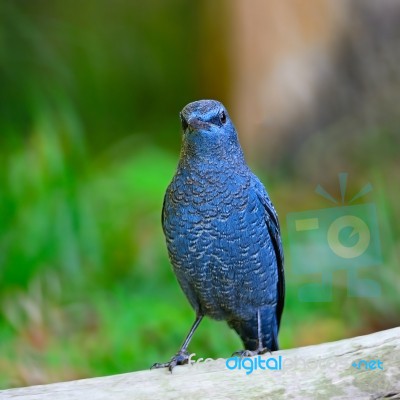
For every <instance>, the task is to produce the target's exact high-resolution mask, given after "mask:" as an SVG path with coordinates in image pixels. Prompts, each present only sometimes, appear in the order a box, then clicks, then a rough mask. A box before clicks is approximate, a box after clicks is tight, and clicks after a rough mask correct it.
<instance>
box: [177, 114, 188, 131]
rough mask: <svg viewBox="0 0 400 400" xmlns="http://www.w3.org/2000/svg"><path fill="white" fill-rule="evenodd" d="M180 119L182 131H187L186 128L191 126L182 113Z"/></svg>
mask: <svg viewBox="0 0 400 400" xmlns="http://www.w3.org/2000/svg"><path fill="white" fill-rule="evenodd" d="M179 116H180V118H181V124H182V129H183V130H184V131H186V128H187V127H188V126H189V125H188V123H187V121H186V119H185V117H184V116H183V115H182V113H180V114H179Z"/></svg>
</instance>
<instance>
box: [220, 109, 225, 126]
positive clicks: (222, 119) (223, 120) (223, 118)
mask: <svg viewBox="0 0 400 400" xmlns="http://www.w3.org/2000/svg"><path fill="white" fill-rule="evenodd" d="M219 120H220V121H221V123H223V124H225V122H226V114H225V111H221V113H220V114H219Z"/></svg>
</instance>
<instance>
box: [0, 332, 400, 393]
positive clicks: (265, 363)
mask: <svg viewBox="0 0 400 400" xmlns="http://www.w3.org/2000/svg"><path fill="white" fill-rule="evenodd" d="M195 359H196V357H193V360H195ZM20 398H21V399H26V400H34V399H35V400H39V399H40V400H47V399H48V400H50V399H51V400H62V399H68V400H70V399H84V400H103V399H104V400H106V399H107V400H109V399H113V400H123V399H124V400H125V399H151V400H156V399H288V398H290V399H383V398H385V399H388V398H390V399H395V398H396V399H400V328H394V329H389V330H386V331H382V332H377V333H373V334H370V335H366V336H360V337H355V338H351V339H345V340H340V341H338V342H331V343H323V344H319V345H314V346H307V347H301V348H296V349H290V350H281V351H277V352H274V353H273V354H265V355H263V356H259V357H252V358H243V359H233V358H231V359H227V360H225V359H218V360H214V361H207V362H204V361H198V362H195V363H193V364H191V365H185V366H179V367H176V368H175V369H174V370H173V373H170V372H168V370H167V369H158V370H152V371H150V370H147V371H139V372H132V373H128V374H122V375H114V376H107V377H102V378H92V379H83V380H78V381H72V382H63V383H54V384H49V385H40V386H31V387H25V388H19V389H9V390H4V391H0V399H2V400H6V399H14V400H15V399H20Z"/></svg>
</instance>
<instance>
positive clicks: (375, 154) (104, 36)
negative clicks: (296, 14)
mask: <svg viewBox="0 0 400 400" xmlns="http://www.w3.org/2000/svg"><path fill="white" fill-rule="evenodd" d="M239 2H240V0H235V1H234V2H232V3H231V4H232V5H233V4H236V6H235V8H234V9H233V10H232V9H231V4H230V3H229V2H226V1H218V2H211V1H200V2H189V1H183V0H169V1H156V0H151V1H146V2H139V1H132V2H128V1H122V0H117V1H113V2H111V1H105V0H101V1H83V2H78V1H75V0H71V1H68V2H65V1H60V0H58V1H49V0H35V1H22V0H20V1H9V2H2V3H1V4H0V166H1V168H0V388H8V387H15V386H24V385H31V384H38V383H47V382H53V381H61V380H69V379H78V378H84V377H92V376H100V375H109V374H115V373H122V372H128V371H134V370H140V369H146V368H148V367H149V366H150V365H151V364H152V363H154V362H156V361H166V360H168V359H169V358H170V357H171V356H172V355H173V354H174V353H175V352H176V351H177V349H178V347H179V345H180V344H181V342H182V340H183V338H184V336H185V334H186V333H187V331H188V329H189V327H190V325H191V323H192V322H193V317H194V315H193V311H192V310H191V308H190V306H189V304H188V302H187V301H186V299H185V297H184V295H183V294H182V293H181V290H180V288H179V286H178V284H177V282H176V280H175V277H174V275H173V273H172V270H171V268H170V264H169V261H168V256H167V252H166V248H165V244H164V238H163V234H162V230H161V223H160V213H161V207H162V201H163V195H164V192H165V189H166V187H167V185H168V183H169V181H170V180H171V178H172V176H173V174H174V171H175V168H176V164H177V159H178V155H179V147H180V124H179V119H178V112H179V111H180V109H181V108H182V107H183V106H184V105H185V104H186V103H187V102H189V101H193V100H195V99H198V98H210V97H216V98H218V99H220V100H222V101H223V102H224V103H225V104H226V105H227V106H228V108H229V109H231V108H230V106H232V111H231V116H232V117H233V119H234V120H238V122H239V126H240V125H241V122H240V121H242V122H243V121H246V118H245V116H243V115H241V109H242V107H245V104H244V100H243V103H241V101H242V100H241V95H240V90H238V89H237V88H238V82H239V76H240V74H238V71H237V70H236V67H237V66H238V65H239V64H240V63H239V62H237V63H236V61H237V60H240V58H241V57H243V55H242V54H241V53H237V51H239V50H238V49H240V48H241V47H240V46H238V47H236V42H235V41H237V40H238V38H240V37H241V36H240V35H241V33H240V26H242V25H240V24H238V25H236V24H235V19H237V18H240V15H242V14H240V15H239V14H238V10H239V9H240V7H238V3H239ZM316 2H317V0H314V3H316ZM242 3H243V2H242ZM256 3H257V2H256ZM354 4H358V2H357V1H354ZM368 12H370V13H371V15H375V14H374V12H375V11H374V10H370V9H369V11H368ZM389 14H390V15H391V18H392V19H393V12H390V13H389ZM279 15H280V18H282V22H281V23H282V26H284V25H285V21H284V15H282V14H279ZM368 15H369V14H368ZM396 15H397V14H396ZM368 21H369V20H368ZM398 21H399V20H398V19H397V20H395V21H394V22H393V23H392V25H390V26H393V27H396V26H397V25H398V26H400V24H397V22H398ZM304 23H305V24H307V23H308V22H304ZM368 23H369V24H370V26H369V27H368V29H369V30H371V32H372V33H371V35H372V34H373V35H375V32H376V31H379V32H381V30H382V26H384V27H386V28H385V29H386V30H385V32H384V33H383V34H382V38H383V39H382V41H380V42H379V41H378V42H377V43H378V44H376V43H372V44H371V43H370V42H369V41H368V40H369V39H368V36H366V40H365V41H361V44H360V48H359V47H357V46H356V47H355V48H354V42H351V43H353V47H352V46H349V45H348V44H349V43H350V42H349V40H348V39H346V38H345V39H342V40H343V43H345V44H346V43H347V46H342V45H337V44H336V45H335V48H334V50H333V51H332V52H333V54H334V55H335V56H334V58H335V59H336V60H339V61H338V62H337V65H336V67H337V68H336V67H335V68H336V70H337V71H339V72H338V73H337V74H336V75H335V79H333V78H332V79H331V80H329V79H328V80H324V85H323V86H322V87H323V88H324V90H322V91H321V93H320V96H321V97H319V98H321V99H325V102H324V101H321V102H320V104H319V105H318V107H317V106H315V107H314V109H313V115H314V116H315V117H314V118H313V119H312V120H311V122H310V120H307V121H299V120H298V119H296V118H293V119H292V120H291V124H290V126H289V127H288V126H286V125H285V128H282V129H281V130H279V129H278V128H277V127H276V126H274V132H278V133H277V134H276V135H275V136H274V137H273V138H272V137H271V139H269V136H268V124H267V125H264V126H263V127H264V128H263V129H261V128H260V129H259V136H258V137H257V136H251V135H247V133H246V129H245V128H243V127H241V129H240V132H239V134H240V137H241V140H242V142H243V143H244V144H245V151H246V152H247V154H248V157H247V158H248V161H249V163H250V165H251V166H252V167H253V169H254V170H255V171H256V172H257V174H258V175H259V176H260V177H261V179H262V180H263V181H264V183H265V184H266V186H267V188H268V190H269V193H270V196H271V198H272V200H273V201H274V203H275V205H276V208H277V210H278V213H279V216H280V219H281V224H282V234H283V239H284V247H285V249H286V260H287V262H286V275H287V297H286V298H287V300H286V307H285V310H284V316H283V321H282V327H281V334H280V342H281V346H282V348H290V347H295V346H300V345H305V344H311V343H320V342H325V341H329V340H336V339H340V338H344V337H350V336H353V335H357V334H363V333H367V332H373V331H376V330H380V329H385V328H389V327H393V326H396V325H398V324H399V321H400V316H399V311H400V299H399V296H398V290H399V287H400V277H399V264H398V260H399V253H400V229H399V223H398V222H399V217H400V215H399V214H400V212H399V207H398V199H399V193H400V191H399V177H400V172H399V171H400V168H399V167H400V162H399V155H398V154H399V144H400V139H399V128H398V127H399V122H400V115H399V113H398V104H399V103H398V102H396V100H397V99H398V97H399V95H398V93H399V90H398V89H400V85H399V82H400V80H399V74H398V71H397V68H398V65H399V64H398V63H396V62H395V61H396V60H397V59H394V60H393V59H390V60H388V54H389V53H388V52H389V51H390V50H391V48H390V45H391V41H390V40H388V38H389V39H393V43H398V41H396V40H395V39H396V38H398V37H400V35H398V33H399V32H398V31H399V29H398V28H393V29H392V30H391V31H390V30H389V32H387V31H388V28H387V26H388V24H387V23H386V20H383V22H382V21H380V20H378V21H377V22H374V21H372V23H371V22H368ZM371 24H372V25H373V26H372V25H371ZM367 25H368V24H367ZM369 30H368V31H369ZM253 34H254V35H255V36H257V35H258V34H259V35H261V33H257V30H255V31H254V33H253ZM316 35H317V36H318V32H317V33H316ZM363 37H364V36H363ZM374 37H375V36H374ZM364 38H365V37H364ZM382 43H385V45H383V44H382ZM368 45H370V47H368ZM248 46H249V49H250V50H249V51H250V54H251V41H250V44H249V45H248ZM377 46H378V47H377ZM379 46H380V47H379ZM385 46H386V47H385ZM388 46H389V47H388ZM338 48H340V49H342V50H343V51H338ZM360 49H361V50H360ZM377 49H378V50H377ZM382 49H383V50H385V51H387V52H386V53H385V52H384V51H383V50H382ZM388 49H389V50H388ZM376 52H378V53H379V57H381V58H378V60H379V62H377V63H376V64H374V65H377V64H378V65H379V66H380V68H381V66H382V64H384V65H387V66H388V68H387V69H385V70H384V71H383V72H382V71H381V69H378V70H375V69H374V71H375V72H376V73H375V74H374V75H373V82H374V85H373V86H371V84H370V83H371V82H372V78H371V76H370V74H369V70H368V71H367V72H366V73H364V72H365V69H364V67H363V65H364V63H363V62H360V59H361V60H364V61H365V62H366V64H368V62H369V61H371V60H376ZM390 54H391V56H393V52H392V53H390ZM355 55H356V57H355ZM271 57H273V54H271ZM357 57H358V58H357ZM368 57H370V58H368ZM235 60H236V61H235ZM343 60H345V61H346V60H347V62H344V61H343ZM349 60H350V61H349ZM357 60H358V61H357ZM242 64H243V63H242ZM393 65H395V67H393ZM392 67H393V68H392ZM392 70H393V71H392ZM343 71H344V72H343ZM388 71H389V72H388ZM244 73H245V71H244V72H242V74H244ZM361 78H362V79H361ZM299 79H302V77H301V75H300V76H299ZM356 81H357V82H358V83H357V84H354V82H356ZM327 82H330V83H331V85H332V86H334V87H335V88H338V87H342V88H343V90H344V91H345V90H348V88H349V87H351V88H352V89H351V90H352V93H353V97H351V99H350V100H349V97H348V95H347V92H346V91H345V94H344V95H343V93H342V92H340V93H341V94H340V93H339V94H338V92H339V90H337V92H331V91H329V90H327V89H326V88H329V85H328V86H327ZM349 82H350V83H349ZM359 82H361V83H359ZM239 83H240V82H239ZM366 83H367V85H366ZM340 85H342V86H340ZM352 85H353V86H352ZM396 89H397V90H396ZM318 93H319V92H318ZM332 93H333V94H332ZM343 97H344V98H346V102H343ZM332 104H334V105H336V106H332ZM348 104H351V105H352V106H353V107H350V106H348ZM327 109H329V113H328V112H327V111H326V110H327ZM266 115H268V110H266ZM327 115H328V116H327ZM285 120H288V121H289V120H290V115H288V117H287V119H285ZM264 130H265V132H264ZM260 137H262V138H264V139H265V140H262V141H261V142H258V141H257V140H258V139H257V138H260ZM272 139H273V142H274V143H278V142H279V144H280V145H279V146H277V147H276V149H277V150H276V151H275V150H274V151H273V154H272V155H271V158H269V157H268V154H271V151H272V150H271V149H270V148H269V145H268V143H269V141H271V142H272ZM256 141H257V142H256ZM256 143H260V145H259V146H258V148H257V151H251V149H252V148H254V147H256V146H257V144H256ZM269 160H272V161H269ZM342 171H346V172H349V174H350V175H349V180H351V185H352V186H351V191H352V194H353V195H354V194H355V193H356V192H357V191H358V190H359V189H360V188H361V186H363V185H364V184H365V183H367V182H371V183H372V185H373V187H374V191H373V192H372V193H371V194H369V195H368V196H366V199H361V203H362V201H368V202H374V203H375V204H376V205H377V209H378V217H379V223H380V237H381V242H382V243H381V245H382V252H383V264H382V265H381V266H380V267H379V268H377V269H372V271H371V270H368V271H366V272H365V276H367V277H370V278H371V277H372V278H373V279H375V280H376V281H377V282H379V284H380V285H381V288H382V294H381V296H379V297H375V298H350V297H348V295H347V288H346V275H345V272H343V273H342V272H338V273H337V275H335V278H334V283H335V285H334V291H333V299H332V301H331V302H327V303H306V302H300V301H299V299H298V292H297V291H298V288H299V285H301V284H302V283H304V282H307V281H308V278H309V277H302V276H298V275H296V274H294V273H293V270H292V268H291V265H292V261H291V260H290V256H289V254H288V251H287V248H288V243H287V232H286V226H285V220H286V214H287V213H289V212H295V211H304V210H313V209H319V208H325V207H328V206H329V205H328V203H327V202H326V200H324V199H322V198H319V197H318V196H316V195H315V193H314V188H315V187H316V185H317V184H322V185H324V187H325V188H326V189H327V190H328V191H330V192H331V193H332V194H333V195H334V197H339V194H338V193H339V189H338V182H337V174H338V173H339V172H342ZM221 338H223V340H221ZM240 348H241V343H240V341H239V339H238V338H237V337H236V335H235V334H234V332H232V331H230V330H229V328H227V326H226V325H225V324H224V323H223V322H215V321H210V320H205V321H204V322H203V323H202V325H201V326H200V328H199V329H198V331H197V333H196V335H195V337H194V339H193V341H192V343H191V345H190V350H191V351H192V352H195V353H197V355H198V356H199V357H200V356H201V357H213V358H219V357H228V356H229V355H230V354H231V353H232V352H233V351H235V350H238V349H240Z"/></svg>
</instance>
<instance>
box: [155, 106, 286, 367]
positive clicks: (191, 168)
mask: <svg viewBox="0 0 400 400" xmlns="http://www.w3.org/2000/svg"><path fill="white" fill-rule="evenodd" d="M181 121H182V127H183V142H182V149H181V155H180V160H179V164H178V168H177V171H176V174H175V176H174V178H173V180H172V182H171V184H170V185H169V187H168V189H167V191H166V194H165V199H164V206H163V212H162V225H163V230H164V234H165V237H166V242H167V248H168V253H169V256H170V259H171V263H172V266H173V269H174V272H175V274H176V276H177V279H178V281H179V284H180V286H181V288H182V290H183V291H184V293H185V294H186V296H187V298H188V300H189V302H190V304H191V305H192V307H193V309H194V310H195V312H196V322H195V324H194V326H193V327H192V329H191V331H190V333H189V335H188V337H187V338H186V340H185V343H184V345H183V346H182V348H181V350H180V351H179V352H178V353H177V355H175V356H174V357H173V358H172V360H171V361H170V362H169V363H164V364H155V365H154V366H155V367H164V366H168V367H169V368H170V370H172V368H173V367H174V366H175V365H177V364H183V363H185V362H186V361H187V356H188V353H187V351H186V349H187V345H188V344H189V341H190V339H191V337H192V335H193V333H194V330H195V329H196V328H197V326H198V324H199V323H200V321H201V318H202V317H203V316H209V317H211V318H214V319H218V320H226V321H227V322H228V324H229V326H230V327H231V328H233V329H235V330H236V332H237V333H238V334H239V335H240V337H241V339H242V341H243V344H244V346H245V349H246V350H247V352H245V354H260V353H262V352H265V351H266V350H271V351H273V350H277V349H278V330H279V324H280V318H281V314H282V310H283V304H284V273H283V251H282V245H281V239H280V231H279V223H278V217H277V214H276V212H275V209H274V207H273V205H272V203H271V201H270V199H269V197H268V194H267V192H266V190H265V188H264V186H263V185H262V183H261V182H260V181H259V179H258V178H257V177H256V176H255V175H254V174H253V173H252V172H251V170H250V169H249V167H248V166H247V164H246V162H245V159H244V156H243V152H242V149H241V147H240V144H239V141H238V138H237V134H236V130H235V127H234V125H233V123H232V122H231V120H230V118H229V115H228V113H227V111H226V109H225V108H224V106H223V105H222V104H221V103H219V102H217V101H215V100H201V101H196V102H194V103H190V104H188V105H187V106H186V107H185V108H184V109H183V110H182V112H181Z"/></svg>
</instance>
